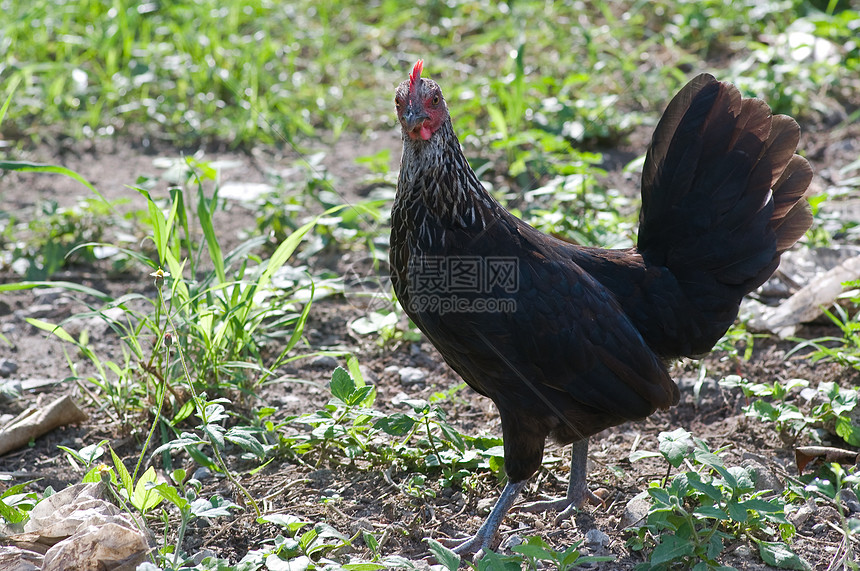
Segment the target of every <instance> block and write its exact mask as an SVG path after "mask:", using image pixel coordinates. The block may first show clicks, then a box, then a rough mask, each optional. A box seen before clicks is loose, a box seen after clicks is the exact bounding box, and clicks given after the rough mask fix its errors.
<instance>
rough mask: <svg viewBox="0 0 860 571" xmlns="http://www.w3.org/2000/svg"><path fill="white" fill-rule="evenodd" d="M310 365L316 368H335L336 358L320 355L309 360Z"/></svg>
mask: <svg viewBox="0 0 860 571" xmlns="http://www.w3.org/2000/svg"><path fill="white" fill-rule="evenodd" d="M311 367H316V368H318V369H332V370H333V369H335V368H336V367H337V359H335V358H334V357H332V356H331V355H320V356H319V357H317V358H316V359H314V360H312V361H311Z"/></svg>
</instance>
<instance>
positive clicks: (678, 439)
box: [657, 428, 693, 468]
mask: <svg viewBox="0 0 860 571" xmlns="http://www.w3.org/2000/svg"><path fill="white" fill-rule="evenodd" d="M657 440H658V441H659V442H660V454H662V455H663V457H664V458H666V461H667V462H669V464H671V465H672V466H674V467H675V468H677V467H678V466H680V465H681V463H682V462H683V461H684V458H686V457H687V455H688V454H689V453H690V450H692V449H693V440H692V438H690V433H689V432H687V431H686V430H684V429H683V428H678V429H677V430H673V431H672V432H661V433H660V434H659V435H658V436H657Z"/></svg>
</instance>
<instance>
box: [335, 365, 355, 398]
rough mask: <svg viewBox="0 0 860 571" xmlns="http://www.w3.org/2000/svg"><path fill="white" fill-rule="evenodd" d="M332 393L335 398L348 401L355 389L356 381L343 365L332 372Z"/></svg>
mask: <svg viewBox="0 0 860 571" xmlns="http://www.w3.org/2000/svg"><path fill="white" fill-rule="evenodd" d="M330 387H331V394H332V396H334V397H335V398H338V399H340V400H342V401H343V402H347V401H348V400H349V396H350V395H351V394H352V393H353V391H355V381H353V380H352V377H351V376H350V375H349V373H348V372H347V370H346V369H344V368H343V367H337V368H336V369H335V370H334V371H333V372H332V374H331V384H330Z"/></svg>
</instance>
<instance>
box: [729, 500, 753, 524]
mask: <svg viewBox="0 0 860 571" xmlns="http://www.w3.org/2000/svg"><path fill="white" fill-rule="evenodd" d="M726 508H728V512H729V516H731V518H732V520H733V521H736V522H738V523H744V522H745V521H747V519H748V518H749V516H748V515H747V510H746V508H745V507H744V505H743V504H736V503H734V502H729V504H728V505H727V506H726Z"/></svg>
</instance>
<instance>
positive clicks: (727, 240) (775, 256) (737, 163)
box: [638, 74, 812, 313]
mask: <svg viewBox="0 0 860 571" xmlns="http://www.w3.org/2000/svg"><path fill="white" fill-rule="evenodd" d="M799 139H800V128H799V127H798V125H797V123H796V122H795V121H794V119H792V118H791V117H788V116H785V115H772V113H771V110H770V108H769V107H768V105H767V104H766V103H765V102H763V101H761V100H759V99H743V98H742V97H741V94H740V92H739V91H738V90H737V88H735V87H734V86H733V85H731V84H728V83H722V82H719V81H717V80H715V79H714V78H713V77H712V76H710V75H707V74H702V75H699V76H698V77H696V78H695V79H693V80H692V81H691V82H690V83H688V84H687V85H686V86H685V87H684V88H683V89H682V90H681V91H680V92H679V93H678V95H677V96H675V98H674V99H673V100H672V102H671V103H670V104H669V106H668V107H667V109H666V112H665V113H664V114H663V117H662V118H661V119H660V122H659V124H658V125H657V128H656V130H655V132H654V137H653V139H652V142H651V146H650V147H649V149H648V154H647V155H646V157H645V166H644V170H643V173H642V211H641V214H640V220H639V223H640V227H639V228H640V229H639V244H638V250H639V252H640V253H641V254H642V256H643V258H644V259H645V260H646V261H647V262H648V263H649V264H658V265H660V266H665V267H667V268H669V270H670V271H671V272H672V274H673V275H674V276H675V278H676V279H677V281H678V283H679V285H681V287H682V288H683V289H684V290H685V294H686V296H687V297H688V299H691V300H693V301H695V302H700V307H699V309H700V310H703V311H704V312H705V313H709V312H710V310H711V309H713V310H714V311H717V312H725V311H729V312H730V313H731V312H735V313H736V312H737V304H739V303H740V299H741V298H742V297H743V296H744V295H745V294H747V293H749V292H750V291H752V290H754V289H755V288H757V287H758V286H759V285H761V284H762V283H763V282H764V281H765V280H766V279H767V278H768V277H770V275H771V274H772V273H773V272H774V271H775V270H776V268H777V266H778V265H779V257H780V254H782V252H784V251H785V250H787V249H788V248H790V247H791V246H792V245H793V244H794V243H795V242H796V241H797V240H798V239H799V238H800V237H801V236H803V234H804V233H805V232H806V230H807V229H809V227H810V225H811V224H812V213H811V211H810V207H809V203H808V201H807V200H806V199H805V198H804V195H805V193H806V191H807V189H808V187H809V184H810V181H811V180H812V168H811V167H810V166H809V163H808V162H807V161H806V159H804V158H802V157H800V156H798V155H796V154H795V149H796V148H797V143H798V141H799ZM709 299H711V300H714V299H716V300H720V302H719V303H717V305H720V306H725V307H722V308H721V309H720V308H718V307H713V308H709V307H708V306H709V303H710V302H709V301H708V300H709ZM731 305H734V309H731V307H730V306H731Z"/></svg>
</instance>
